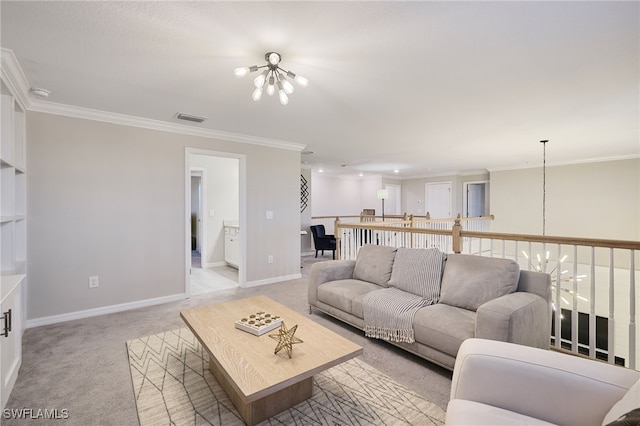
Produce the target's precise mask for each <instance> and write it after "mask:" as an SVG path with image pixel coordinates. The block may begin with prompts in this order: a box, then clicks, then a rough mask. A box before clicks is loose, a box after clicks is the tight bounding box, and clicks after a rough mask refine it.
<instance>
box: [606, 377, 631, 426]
mask: <svg viewBox="0 0 640 426" xmlns="http://www.w3.org/2000/svg"><path fill="white" fill-rule="evenodd" d="M636 408H640V380H638V381H637V382H636V383H635V384H634V385H633V386H631V387H630V388H629V390H628V391H627V393H625V394H624V396H623V397H622V399H621V400H620V401H618V402H616V403H615V404H613V407H611V410H609V412H608V413H607V415H606V416H604V420H603V421H602V424H603V425H607V424H609V423H611V422H613V421H614V420H617V419H618V417H620V416H622V415H624V414H626V413H628V412H629V411H631V410H633V409H636Z"/></svg>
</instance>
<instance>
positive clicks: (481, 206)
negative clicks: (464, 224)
mask: <svg viewBox="0 0 640 426" xmlns="http://www.w3.org/2000/svg"><path fill="white" fill-rule="evenodd" d="M464 194H465V196H464V198H463V203H462V204H463V206H462V211H463V212H464V217H481V216H489V211H490V208H489V182H488V181H478V182H465V184H464Z"/></svg>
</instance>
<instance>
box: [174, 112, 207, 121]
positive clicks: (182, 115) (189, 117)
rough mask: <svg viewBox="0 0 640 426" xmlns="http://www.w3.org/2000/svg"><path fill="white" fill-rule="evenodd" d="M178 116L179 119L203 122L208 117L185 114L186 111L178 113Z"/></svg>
mask: <svg viewBox="0 0 640 426" xmlns="http://www.w3.org/2000/svg"><path fill="white" fill-rule="evenodd" d="M176 118H177V119H178V120H185V121H192V122H194V123H202V122H203V121H204V120H206V119H207V117H198V116H197V115H191V114H185V113H184V112H179V113H177V114H176Z"/></svg>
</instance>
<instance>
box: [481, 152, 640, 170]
mask: <svg viewBox="0 0 640 426" xmlns="http://www.w3.org/2000/svg"><path fill="white" fill-rule="evenodd" d="M638 158H640V154H629V155H619V156H616V157H599V158H588V159H582V160H571V161H554V162H551V163H550V162H549V161H547V167H556V166H575V165H580V164H589V163H605V162H608V161H622V160H635V159H638ZM539 168H542V164H540V163H538V164H522V165H520V166H512V167H495V168H491V169H487V170H488V171H489V173H492V172H506V171H509V170H524V169H539Z"/></svg>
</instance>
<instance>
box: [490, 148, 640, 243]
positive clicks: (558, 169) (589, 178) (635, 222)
mask: <svg viewBox="0 0 640 426" xmlns="http://www.w3.org/2000/svg"><path fill="white" fill-rule="evenodd" d="M546 170H547V172H546V176H547V178H546V234H547V235H554V236H574V237H583V238H605V239H619V240H635V241H638V240H640V159H630V160H619V161H606V162H599V163H585V164H576V165H566V166H553V167H549V166H547V169H546ZM490 198H491V212H492V213H493V214H494V215H495V220H494V224H493V230H494V231H495V232H506V233H522V234H542V168H541V167H540V168H532V169H523V170H507V171H495V172H492V173H491V195H490Z"/></svg>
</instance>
